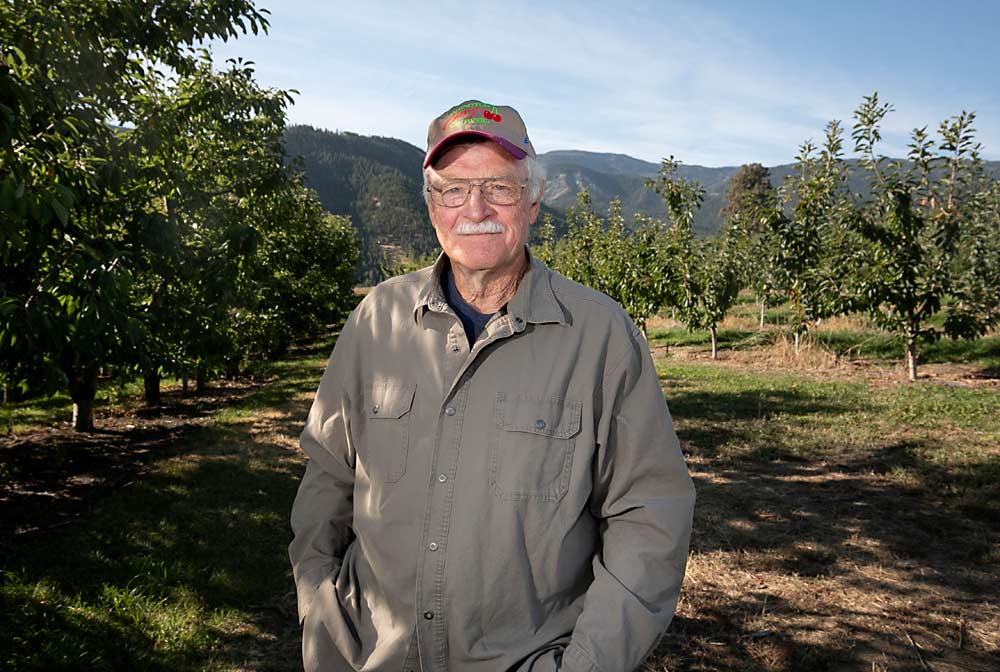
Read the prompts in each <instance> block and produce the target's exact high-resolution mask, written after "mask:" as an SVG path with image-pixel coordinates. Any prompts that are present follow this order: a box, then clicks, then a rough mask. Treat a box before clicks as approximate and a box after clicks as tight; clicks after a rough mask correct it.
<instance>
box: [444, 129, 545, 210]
mask: <svg viewBox="0 0 1000 672" xmlns="http://www.w3.org/2000/svg"><path fill="white" fill-rule="evenodd" d="M456 144H465V143H456ZM468 144H472V143H468ZM521 163H523V164H524V167H525V168H527V169H528V196H529V197H530V198H531V202H532V203H534V202H535V201H537V200H540V199H541V198H542V189H543V188H544V187H545V166H543V165H542V163H541V162H540V161H539V160H538V159H534V158H532V157H530V156H526V157H524V158H523V159H521ZM431 168H432V166H427V167H426V168H424V202H425V203H427V205H430V204H431V195H430V192H429V191H427V189H428V188H429V187H430V171H431Z"/></svg>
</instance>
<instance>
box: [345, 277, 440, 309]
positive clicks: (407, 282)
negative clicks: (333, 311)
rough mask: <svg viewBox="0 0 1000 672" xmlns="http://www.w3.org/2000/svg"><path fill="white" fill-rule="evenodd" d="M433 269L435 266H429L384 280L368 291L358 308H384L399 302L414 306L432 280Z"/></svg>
mask: <svg viewBox="0 0 1000 672" xmlns="http://www.w3.org/2000/svg"><path fill="white" fill-rule="evenodd" d="M433 271H434V267H433V266H428V267H427V268H421V269H420V270H419V271H413V272H412V273H406V274H404V275H397V276H395V277H392V278H389V279H387V280H383V281H382V282H380V283H378V284H377V285H375V287H373V288H372V290H371V291H370V292H368V295H367V296H365V298H364V299H362V301H361V303H360V304H359V305H358V308H359V309H362V311H363V312H364V311H371V310H374V309H375V308H379V309H383V308H385V307H386V306H389V305H396V304H399V303H407V304H409V305H410V306H411V307H413V306H415V305H416V300H417V297H419V296H420V293H421V292H422V291H423V290H424V289H425V288H426V287H427V285H428V283H429V282H430V280H431V274H432V273H433Z"/></svg>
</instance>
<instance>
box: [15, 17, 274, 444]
mask: <svg viewBox="0 0 1000 672" xmlns="http://www.w3.org/2000/svg"><path fill="white" fill-rule="evenodd" d="M266 26H267V21H266V19H265V18H264V16H263V14H262V13H261V12H258V11H257V10H256V9H255V8H254V6H253V4H252V3H251V2H246V1H243V0H206V1H205V2H186V3H183V2H182V3H177V2H172V3H164V2H125V3H121V2H111V1H109V0H104V1H101V0H97V1H93V0H87V1H84V0H61V1H59V2H50V1H45V2H42V1H40V0H35V1H32V0H24V1H22V2H17V3H0V34H2V35H3V36H4V41H3V44H2V45H0V59H2V60H0V259H2V262H3V269H4V270H3V275H2V277H0V359H2V362H0V367H2V371H3V376H4V378H5V380H6V381H9V382H13V383H15V384H19V385H20V386H21V387H22V389H25V390H27V389H32V390H35V391H40V390H43V389H48V390H51V389H53V388H55V387H57V386H58V385H60V384H67V385H68V386H69V389H70V393H71V396H72V397H73V401H74V403H75V410H74V415H75V420H74V426H75V427H76V428H77V429H81V430H87V429H91V428H92V427H93V412H92V402H93V391H94V389H95V386H96V375H97V369H98V367H99V366H101V365H104V364H109V363H115V362H119V361H121V362H124V361H127V360H129V359H131V358H133V356H134V351H135V348H136V347H137V345H138V344H139V342H140V341H141V340H142V338H143V335H144V334H143V330H142V329H141V325H140V324H139V323H137V322H136V321H135V320H134V318H133V317H132V316H131V314H130V311H129V310H128V305H129V296H130V292H131V286H132V282H133V280H134V274H133V272H132V269H131V258H130V255H129V254H128V252H127V250H126V249H125V247H126V239H127V238H128V236H129V235H130V231H129V224H130V223H131V221H132V220H130V219H129V218H128V217H127V214H128V213H127V210H128V206H127V204H126V201H127V197H126V194H124V193H123V192H124V191H126V190H127V186H126V176H125V175H124V174H123V169H122V166H121V162H120V161H118V160H117V159H118V158H119V155H118V132H117V131H116V130H115V129H114V128H112V127H111V126H110V124H109V121H111V120H112V119H117V120H127V119H129V118H130V116H131V115H130V106H131V105H132V104H133V103H132V101H133V99H134V97H135V96H136V95H137V94H140V93H141V92H142V91H143V90H145V88H146V87H147V86H148V83H149V82H150V81H151V80H152V79H154V78H156V77H157V76H158V75H157V70H156V68H157V67H164V66H165V67H167V68H169V69H171V70H173V71H174V72H177V73H179V74H181V75H183V74H185V73H187V72H190V71H191V70H192V69H194V68H195V67H196V65H195V63H194V59H193V57H192V53H193V51H192V49H193V47H192V45H193V44H194V43H196V42H197V41H200V40H207V39H214V38H221V39H227V38H229V37H234V36H236V35H237V34H238V32H241V31H244V32H245V31H246V30H253V31H254V32H257V31H258V30H260V29H264V28H266ZM37 371H42V372H43V373H42V375H41V380H38V379H34V380H32V379H30V378H29V376H30V375H31V374H32V373H34V372H37Z"/></svg>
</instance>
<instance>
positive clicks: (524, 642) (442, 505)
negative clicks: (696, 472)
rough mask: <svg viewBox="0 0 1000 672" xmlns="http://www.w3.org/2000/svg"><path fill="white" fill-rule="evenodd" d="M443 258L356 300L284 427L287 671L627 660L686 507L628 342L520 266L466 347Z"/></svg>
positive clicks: (664, 430) (670, 581)
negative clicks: (295, 641) (298, 458)
mask: <svg viewBox="0 0 1000 672" xmlns="http://www.w3.org/2000/svg"><path fill="white" fill-rule="evenodd" d="M443 263H445V261H444V258H443V257H442V258H441V259H439V260H438V263H437V264H435V266H434V267H432V268H428V269H424V270H422V271H418V272H416V273H411V274H409V275H405V276H401V277H397V278H393V279H391V280H388V281H386V282H384V283H382V284H381V285H379V286H378V287H376V288H375V289H374V290H373V291H372V293H371V294H369V295H368V296H367V297H366V298H365V299H364V300H363V301H362V302H361V304H360V305H359V306H358V307H357V309H355V311H354V312H353V313H352V314H351V316H350V318H349V319H348V321H347V324H346V325H345V327H344V330H343V332H342V334H341V336H340V338H339V339H338V341H337V345H336V347H335V348H334V350H333V354H332V355H331V357H330V361H329V364H328V366H327V368H326V371H325V373H324V374H323V377H322V380H321V382H320V386H319V391H318V392H317V394H316V399H315V402H314V403H313V406H312V409H311V411H310V413H309V418H308V421H307V423H306V427H305V431H304V432H303V433H302V438H301V445H302V448H303V450H305V452H306V453H308V455H309V457H310V458H311V459H310V460H309V462H308V464H307V467H306V473H305V475H304V477H303V479H302V483H301V486H300V488H299V491H298V495H297V497H296V500H295V504H294V506H293V510H292V528H293V530H294V533H295V537H294V540H293V541H292V543H291V545H290V546H289V555H290V557H291V561H292V567H293V569H294V574H295V580H296V587H297V590H298V597H299V614H300V618H301V619H302V625H303V642H302V645H303V659H304V663H305V668H306V669H307V670H336V671H340V670H366V671H367V670H370V671H373V672H374V671H376V670H378V671H382V670H391V671H393V672H398V671H400V670H410V669H413V670H417V669H422V670H424V671H425V672H427V671H431V670H433V671H435V672H443V671H445V670H452V671H455V672H465V671H469V672H476V671H480V670H482V671H483V672H486V671H488V672H497V671H503V670H557V669H561V670H567V671H575V670H606V671H611V670H631V669H634V668H635V667H637V666H638V665H639V663H640V662H641V660H642V659H643V657H644V656H645V655H646V654H647V653H648V652H649V651H650V650H651V649H652V647H653V646H654V645H655V644H656V642H657V640H658V639H659V637H660V636H661V635H662V633H663V632H664V630H666V628H667V625H668V624H669V623H670V621H671V619H672V617H673V614H674V610H675V608H676V605H677V598H678V591H679V590H680V585H681V580H682V578H683V576H684V567H685V561H686V558H687V551H688V541H689V537H690V532H691V516H692V509H693V507H694V487H693V485H692V483H691V479H690V478H689V476H688V472H687V468H686V466H685V464H684V460H683V457H682V455H681V451H680V448H679V446H678V442H677V436H676V434H675V433H674V429H673V425H672V423H671V419H670V415H669V413H668V412H667V407H666V404H665V402H664V399H663V395H662V393H661V390H660V384H659V380H658V378H657V375H656V371H655V369H654V368H653V362H652V359H651V357H650V354H649V350H648V347H647V345H646V342H645V341H644V340H643V338H642V336H641V334H640V333H639V332H638V330H637V329H636V328H635V326H634V325H633V324H632V322H631V321H630V320H629V318H628V316H627V315H626V314H625V313H624V311H623V310H622V309H621V308H620V307H619V306H618V304H616V303H615V302H614V301H612V300H611V299H609V298H608V297H606V296H604V295H603V294H599V293H597V292H595V291H593V290H591V289H588V288H586V287H583V286H581V285H579V284H576V283H574V282H571V281H570V280H567V279H566V278H564V277H562V276H560V275H558V274H556V273H553V272H552V271H550V270H548V269H547V268H545V267H544V266H543V265H541V264H540V263H538V262H537V261H532V263H531V267H530V269H529V271H528V272H527V273H526V274H525V276H524V278H523V280H522V281H521V284H520V286H519V287H518V289H517V292H516V294H515V296H514V297H513V298H512V299H511V301H510V302H509V303H508V305H507V309H506V311H501V312H500V313H498V314H497V315H495V316H494V317H493V319H492V320H491V321H490V322H489V324H488V325H487V326H486V329H485V330H484V332H483V334H482V336H481V337H480V339H479V340H478V341H477V342H476V343H475V345H474V347H472V348H471V349H470V348H469V345H468V340H467V338H466V335H465V331H464V330H463V328H462V325H461V323H460V321H459V319H458V317H457V316H456V315H455V313H454V312H453V311H452V310H451V308H449V307H448V305H447V303H446V302H445V299H444V296H443V294H442V292H441V289H440V284H439V278H440V274H441V270H442V268H443V266H442V264H443ZM418 653H419V656H418ZM418 658H419V660H418Z"/></svg>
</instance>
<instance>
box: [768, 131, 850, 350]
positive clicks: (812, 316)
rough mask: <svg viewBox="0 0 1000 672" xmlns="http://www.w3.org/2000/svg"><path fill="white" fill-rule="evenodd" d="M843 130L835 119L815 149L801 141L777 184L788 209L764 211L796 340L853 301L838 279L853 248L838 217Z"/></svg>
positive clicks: (842, 200) (842, 197)
mask: <svg viewBox="0 0 1000 672" xmlns="http://www.w3.org/2000/svg"><path fill="white" fill-rule="evenodd" d="M842 135H843V130H842V129H841V126H840V123H839V122H837V121H833V122H831V123H830V124H828V125H827V127H826V140H825V143H824V145H823V147H822V148H821V149H820V151H819V153H818V154H817V153H814V152H815V151H816V147H815V146H814V145H813V144H812V142H809V141H807V142H805V143H803V145H802V147H801V150H800V153H799V156H798V157H797V159H796V160H797V162H798V163H797V166H796V171H795V172H794V173H792V174H791V175H790V176H789V177H788V179H787V180H786V182H785V184H784V185H783V187H782V189H781V197H782V200H783V201H784V202H785V204H786V206H787V209H781V208H774V209H772V210H771V212H769V213H767V214H766V215H765V217H766V221H767V224H768V228H769V232H768V236H767V237H766V238H765V240H766V241H767V242H770V243H771V254H770V264H769V267H770V269H771V271H772V272H773V274H774V275H773V278H774V281H775V284H776V285H777V287H778V288H780V290H781V291H782V292H784V293H785V294H786V296H787V297H788V299H789V300H790V301H791V303H792V309H793V312H792V319H791V321H790V325H791V327H792V330H793V332H794V334H795V336H796V342H797V340H798V337H799V335H800V334H802V333H803V332H805V331H806V330H807V329H808V328H809V325H810V324H811V323H814V322H816V321H817V320H820V319H822V318H824V317H830V316H832V315H836V314H839V313H842V312H845V311H847V310H849V309H850V308H851V307H852V306H853V304H852V301H851V299H852V296H851V294H850V293H849V292H848V291H845V290H844V288H843V287H842V285H841V281H842V279H843V269H844V263H845V262H844V255H848V254H850V252H851V250H852V249H853V248H852V245H851V241H850V240H848V238H847V235H846V233H845V227H844V225H843V222H842V220H843V217H844V209H845V207H847V204H848V200H847V199H848V194H847V191H846V188H845V182H846V179H847V172H846V169H845V168H844V164H843V159H842V156H843V137H842Z"/></svg>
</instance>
